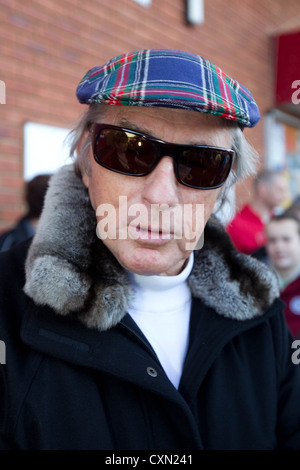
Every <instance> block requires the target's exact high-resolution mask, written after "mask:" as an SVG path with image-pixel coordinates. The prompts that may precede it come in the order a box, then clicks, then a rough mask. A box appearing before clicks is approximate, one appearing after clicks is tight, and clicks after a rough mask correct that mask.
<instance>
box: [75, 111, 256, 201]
mask: <svg viewBox="0 0 300 470" xmlns="http://www.w3.org/2000/svg"><path fill="white" fill-rule="evenodd" d="M104 106H105V105H101V104H92V105H90V106H89V109H88V111H87V112H86V113H84V114H83V116H82V117H81V119H80V120H79V121H78V123H77V125H76V126H75V128H74V129H73V130H72V131H71V132H70V134H69V136H68V140H69V143H70V156H71V157H72V159H73V161H74V167H75V172H76V174H77V175H78V176H81V175H82V173H83V172H85V173H87V174H88V175H89V174H91V162H90V158H89V150H90V146H91V136H90V132H88V131H89V129H90V126H91V124H92V123H94V122H96V121H97V120H99V116H101V115H103V114H104V113H105V109H104ZM224 123H225V124H226V125H228V127H229V128H231V131H232V135H233V144H232V149H233V150H234V151H235V161H234V164H233V169H232V171H231V173H230V175H229V177H228V178H227V181H226V182H225V184H224V185H223V187H222V189H221V191H220V194H219V201H218V202H219V204H218V210H220V209H221V208H222V207H223V205H224V203H225V202H226V201H227V199H228V192H229V189H230V188H231V187H232V186H233V185H234V184H235V183H236V182H237V181H239V180H242V179H244V178H247V177H248V176H251V175H253V174H255V173H256V171H257V166H258V163H259V155H258V153H257V152H256V150H255V149H254V148H253V147H252V146H251V145H250V143H249V142H248V141H247V139H246V138H245V136H244V134H243V132H242V130H241V128H240V127H239V126H238V125H237V124H236V123H234V122H232V121H229V120H225V119H224ZM79 143H80V151H79V153H78V154H77V148H78V144H79Z"/></svg>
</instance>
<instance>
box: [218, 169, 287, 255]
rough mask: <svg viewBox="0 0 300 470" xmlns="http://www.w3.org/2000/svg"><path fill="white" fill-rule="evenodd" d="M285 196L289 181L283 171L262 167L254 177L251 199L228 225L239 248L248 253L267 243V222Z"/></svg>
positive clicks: (229, 232) (228, 230) (228, 231)
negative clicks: (263, 168)
mask: <svg viewBox="0 0 300 470" xmlns="http://www.w3.org/2000/svg"><path fill="white" fill-rule="evenodd" d="M286 198H287V181H286V177H285V176H284V174H283V173H281V172H278V171H273V170H263V171H261V172H260V173H259V174H258V175H257V176H256V177H255V179H254V183H253V199H252V201H251V202H250V203H248V204H245V205H244V206H243V207H242V208H241V209H240V211H238V212H237V213H236V214H235V216H234V218H233V219H232V220H231V221H230V222H229V223H228V225H227V227H226V230H227V233H228V234H229V235H230V237H231V239H232V241H233V244H234V245H235V247H236V248H237V250H239V251H240V252H242V253H246V254H247V255H248V254H252V253H253V252H255V251H256V250H258V249H260V248H261V247H263V246H264V245H265V243H266V235H265V225H266V223H267V222H268V221H269V219H270V217H271V216H272V215H273V211H274V209H275V208H276V207H278V206H280V204H281V203H282V202H283V201H285V199H286Z"/></svg>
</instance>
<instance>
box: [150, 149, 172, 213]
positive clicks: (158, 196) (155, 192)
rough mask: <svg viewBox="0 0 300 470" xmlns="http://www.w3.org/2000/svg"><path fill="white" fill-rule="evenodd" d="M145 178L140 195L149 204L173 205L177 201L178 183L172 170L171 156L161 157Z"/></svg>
mask: <svg viewBox="0 0 300 470" xmlns="http://www.w3.org/2000/svg"><path fill="white" fill-rule="evenodd" d="M144 178H145V185H144V188H143V194H142V197H143V199H145V200H146V201H147V202H149V203H150V204H168V205H169V206H174V205H175V204H178V203H179V199H178V192H179V187H178V185H179V183H178V182H177V179H176V176H175V172H174V162H173V158H172V157H168V156H165V157H163V158H162V159H161V160H160V162H159V163H158V164H157V166H156V167H155V168H154V170H153V171H152V172H151V173H150V174H149V175H147V176H145V177H144Z"/></svg>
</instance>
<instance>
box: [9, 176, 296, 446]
mask: <svg viewBox="0 0 300 470" xmlns="http://www.w3.org/2000/svg"><path fill="white" fill-rule="evenodd" d="M64 178H65V179H66V177H65V176H64ZM72 178H73V177H72ZM72 183H74V181H73V179H72ZM74 184H75V186H76V184H77V182H76V181H75V183H74ZM65 185H66V182H65ZM78 185H79V183H78ZM79 186H80V185H79ZM79 186H78V188H79ZM52 189H55V181H54V183H52ZM56 189H57V188H56ZM75 189H76V188H75ZM49 191H50V195H49V197H48V196H47V197H48V199H49V201H50V202H51V203H53V199H52V197H53V193H51V183H50V189H49ZM81 191H84V190H83V188H81ZM73 192H74V185H73ZM55 193H56V194H58V192H57V191H56V190H55ZM46 201H47V198H46ZM49 201H48V202H49ZM85 201H86V199H85ZM46 205H47V204H46ZM55 207H56V215H57V213H58V209H57V205H55ZM70 207H71V208H72V204H71V202H70V206H69V208H68V211H69V210H70ZM74 211H75V209H74ZM77 211H78V205H77V206H76V211H75V212H76V213H77ZM84 213H85V214H86V212H84ZM82 214H83V212H82ZM56 215H54V216H51V215H50V212H47V208H46V220H47V223H48V225H47V230H43V226H42V225H41V226H40V229H39V230H38V233H37V235H36V236H35V238H34V239H33V242H32V243H31V245H30V249H29V253H28V254H27V253H26V249H27V248H28V245H29V242H24V243H22V244H20V245H18V246H16V247H14V248H13V249H12V250H10V251H9V252H7V253H3V254H1V255H0V302H1V303H0V340H2V341H3V342H4V343H5V346H6V361H5V362H6V364H2V365H0V448H11V449H105V450H133V449H149V450H177V451H178V450H196V449H234V450H238V449H300V400H299V397H300V365H297V364H294V363H293V361H292V354H293V352H294V350H293V349H292V342H293V340H292V338H291V336H290V334H289V332H288V329H287V327H286V324H285V320H284V316H283V313H282V307H283V305H282V303H281V301H280V300H278V298H277V290H276V289H277V287H276V284H275V282H274V278H273V275H272V274H271V273H270V271H269V270H268V268H267V267H265V266H264V265H262V264H260V263H259V262H258V261H256V260H254V259H252V258H250V257H247V256H245V255H241V254H239V253H237V252H236V251H235V249H234V248H233V246H232V244H231V242H230V240H229V239H228V237H227V235H226V234H225V232H224V230H223V229H222V228H221V227H219V226H218V225H217V224H215V223H209V224H208V225H207V227H206V231H205V244H204V248H203V249H202V250H199V251H198V252H195V265H194V268H193V271H192V273H191V275H190V278H189V285H190V288H191V291H192V295H193V302H192V313H191V322H190V339H189V349H188V353H187V357H186V360H185V364H184V369H183V374H182V378H181V382H180V385H179V389H178V390H176V389H175V388H174V387H173V385H172V384H171V382H170V381H169V379H168V378H167V376H166V374H165V372H164V370H163V369H162V367H161V365H160V363H159V360H158V358H157V357H156V355H155V353H154V351H153V349H152V348H151V345H150V344H149V343H148V341H147V339H146V338H145V337H144V336H143V334H142V332H141V331H140V330H139V328H138V327H137V325H136V324H135V323H134V321H133V320H132V319H131V317H130V316H129V315H128V314H126V306H127V305H128V302H129V299H130V285H129V282H128V279H127V275H126V273H125V272H124V271H123V269H122V268H121V267H120V266H119V265H118V264H117V262H116V261H115V260H114V259H113V258H112V257H111V255H110V253H108V252H107V251H106V249H105V248H104V246H103V245H102V243H101V242H100V241H99V240H96V242H97V243H96V244H95V243H94V240H93V242H92V243H91V244H90V250H91V251H92V255H91V256H90V257H89V256H88V254H87V252H85V253H84V254H83V252H82V251H81V248H79V247H78V244H77V247H76V248H74V246H75V245H74V244H73V245H72V250H71V251H70V240H67V243H66V240H65V239H64V240H62V239H61V238H62V237H59V235H58V234H57V239H55V234H54V232H55V231H53V232H51V233H49V227H53V226H54V225H55V223H54V222H55V220H54V219H55V217H56ZM68 215H69V216H70V213H68ZM60 218H61V214H60ZM68 220H73V218H70V217H69V219H68ZM60 221H61V219H60ZM84 222H85V223H84V224H82V225H81V227H80V230H77V233H76V234H74V233H72V234H71V235H70V236H72V237H73V240H72V241H73V243H75V242H76V243H77V241H78V240H80V239H82V233H81V235H79V231H82V230H84V231H85V234H86V233H87V230H88V229H87V227H88V224H87V223H86V221H84ZM60 223H61V222H60ZM41 224H43V221H42V222H41ZM75 225H76V226H78V221H76V220H74V226H75ZM60 233H61V231H60ZM91 233H92V231H91ZM45 234H46V235H47V237H48V238H49V240H50V242H49V243H48V245H47V242H46V241H45ZM66 237H67V235H66ZM42 238H44V243H41V240H42ZM76 243H75V244H76ZM87 258H88V261H87ZM25 259H26V263H25ZM75 260H76V266H75ZM216 263H217V264H216ZM24 266H25V268H24ZM75 268H76V269H75ZM25 271H26V273H25ZM25 274H26V277H25ZM59 275H60V277H59ZM24 285H25V287H24ZM79 293H80V295H81V297H82V299H80V297H79ZM76 295H77V298H76V299H74V297H76ZM67 299H69V301H67ZM75 300H76V302H77V303H75ZM80 302H82V303H80ZM41 304H43V305H41ZM76 305H79V307H78V309H77V310H76V309H75V306H76Z"/></svg>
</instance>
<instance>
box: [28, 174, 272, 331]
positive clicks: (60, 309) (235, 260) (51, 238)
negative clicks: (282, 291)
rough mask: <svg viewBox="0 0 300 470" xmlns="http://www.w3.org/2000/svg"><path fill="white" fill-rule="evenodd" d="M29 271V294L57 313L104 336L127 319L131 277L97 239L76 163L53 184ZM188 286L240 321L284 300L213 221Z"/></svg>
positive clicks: (268, 273)
mask: <svg viewBox="0 0 300 470" xmlns="http://www.w3.org/2000/svg"><path fill="white" fill-rule="evenodd" d="M25 270H26V284H25V287H24V291H25V293H26V294H27V295H28V296H29V297H31V298H32V299H33V300H34V302H35V303H36V304H38V305H47V306H49V307H51V308H52V309H54V310H55V312H56V313H58V314H60V315H69V314H76V315H78V318H80V320H81V321H82V322H83V323H85V325H87V326H88V327H91V328H98V329H99V330H106V329H108V328H111V327H112V326H114V325H115V324H116V323H118V322H119V321H120V320H121V319H122V317H123V316H124V315H125V314H126V311H127V308H128V305H129V303H130V300H131V298H132V295H133V291H132V289H131V287H130V281H129V276H128V274H127V272H126V271H125V270H124V269H123V268H122V267H121V266H120V265H119V263H118V262H117V261H116V259H115V258H114V257H113V256H112V255H111V253H110V251H109V250H108V249H106V247H105V246H104V245H103V243H102V242H101V241H100V240H99V239H98V238H97V236H96V220H95V214H94V211H93V209H92V207H91V205H90V201H89V196H88V192H87V190H86V188H85V187H84V185H83V183H82V181H81V179H80V178H78V177H77V176H76V175H75V173H74V170H73V166H72V165H69V166H65V167H63V168H62V169H61V170H60V171H59V172H58V173H57V174H55V175H54V176H53V177H52V178H51V181H50V185H49V190H48V192H47V195H46V199H45V205H44V210H43V213H42V216H41V218H40V221H39V224H38V229H37V232H36V235H35V237H34V239H33V242H32V244H31V246H30V249H29V253H28V256H27V260H26V266H25ZM188 282H189V285H190V288H191V291H192V294H193V295H194V296H195V297H198V298H200V299H202V300H203V302H204V303H205V304H206V305H208V306H210V307H212V308H214V309H215V310H216V312H217V313H218V314H220V315H223V316H225V317H228V318H233V319H237V320H246V319H250V318H254V317H256V316H259V315H261V314H262V313H263V312H264V310H265V309H266V308H267V307H268V306H270V305H271V303H272V302H273V300H274V299H275V298H276V297H278V294H279V291H278V286H277V281H276V278H275V276H274V275H273V274H272V273H271V271H270V270H269V269H268V268H267V266H265V265H264V264H262V263H260V262H258V261H257V260H255V259H253V258H251V257H249V256H245V255H243V254H241V253H238V252H237V251H236V250H235V248H234V247H233V245H232V243H231V241H230V239H229V237H228V235H227V234H226V232H225V230H224V228H223V227H222V226H221V224H220V223H219V222H217V220H216V219H215V218H212V219H211V220H210V221H209V222H208V224H207V226H206V228H205V235H204V247H203V248H202V249H201V250H198V251H196V252H195V261H194V267H193V270H192V273H191V275H190V277H189V279H188Z"/></svg>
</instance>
